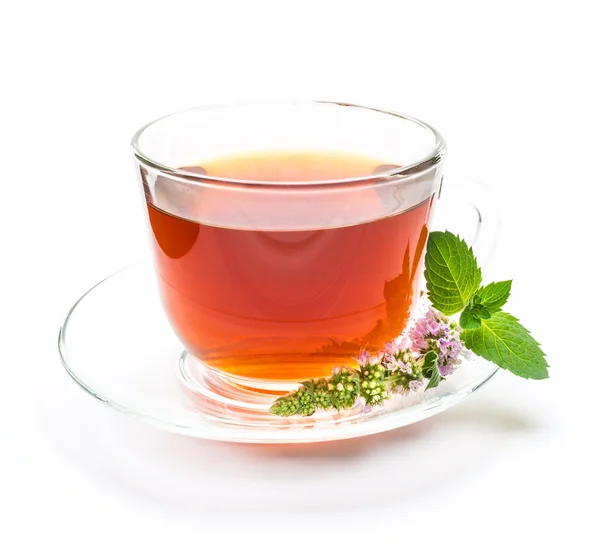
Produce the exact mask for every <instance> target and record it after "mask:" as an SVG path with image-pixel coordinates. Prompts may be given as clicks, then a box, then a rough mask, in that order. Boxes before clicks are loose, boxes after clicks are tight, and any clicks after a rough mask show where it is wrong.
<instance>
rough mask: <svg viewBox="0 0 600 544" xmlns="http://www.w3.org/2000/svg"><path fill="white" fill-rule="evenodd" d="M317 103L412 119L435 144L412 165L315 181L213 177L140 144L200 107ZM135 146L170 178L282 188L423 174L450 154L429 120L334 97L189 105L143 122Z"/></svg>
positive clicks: (137, 154)
mask: <svg viewBox="0 0 600 544" xmlns="http://www.w3.org/2000/svg"><path fill="white" fill-rule="evenodd" d="M315 104H326V105H332V106H343V107H351V108H358V109H361V110H368V111H371V112H375V113H379V114H383V115H389V116H392V117H396V118H398V119H402V120H404V121H409V122H411V123H414V124H416V125H419V126H420V127H422V128H424V129H426V130H427V131H428V132H429V133H430V134H431V135H432V136H433V137H434V144H433V146H432V148H431V150H430V151H429V153H428V154H427V155H426V156H424V157H423V158H421V159H420V160H418V161H416V162H413V163H411V164H406V165H403V166H398V167H396V168H390V169H389V170H384V171H380V172H377V173H376V174H369V175H367V176H358V177H350V178H338V179H323V180H312V181H294V180H290V181H285V182H284V183H282V182H280V181H263V180H252V179H241V178H226V177H218V176H211V175H208V174H201V173H198V172H193V171H189V170H184V169H182V168H177V167H173V166H169V165H166V164H162V163H160V162H158V161H156V160H154V159H152V158H151V157H149V156H148V155H146V154H145V153H144V152H143V151H142V149H141V147H140V138H141V136H142V134H143V133H144V132H145V131H146V130H147V129H148V128H150V127H151V126H153V125H154V124H156V123H158V122H160V121H162V120H164V119H167V118H169V117H173V116H175V115H180V114H182V113H186V112H192V111H200V110H214V109H234V108H239V107H255V106H285V105H288V106H298V105H315ZM130 145H131V148H132V150H133V154H134V156H135V158H136V159H137V161H138V162H140V163H142V164H143V165H145V166H148V167H150V168H152V169H155V170H158V171H160V172H161V173H162V174H164V175H167V176H169V177H174V178H177V179H181V180H183V181H187V182H195V183H203V182H204V183H206V182H208V183H211V184H224V185H237V186H240V187H242V186H246V187H247V186H259V187H265V188H266V187H272V188H276V187H279V188H281V187H282V186H283V185H285V186H287V187H290V186H292V187H302V186H312V187H316V186H320V187H323V186H329V185H348V184H355V183H369V182H377V181H383V180H390V178H395V179H398V178H401V177H408V176H411V177H412V176H414V175H415V174H421V173H424V172H425V171H427V170H429V169H431V168H432V167H434V166H435V165H437V164H438V163H439V162H441V160H442V159H443V157H444V155H445V153H446V142H445V141H444V139H443V137H442V136H441V134H440V133H439V132H438V131H437V130H436V129H435V128H433V127H432V126H431V125H429V124H428V123H425V122H424V121H421V120H420V119H417V118H416V117H412V116H410V115H406V114H403V113H399V112H396V111H392V110H386V109H379V108H372V107H369V106H362V105H360V104H351V103H347V102H336V101H330V100H291V101H273V100H268V101H251V102H233V103H221V104H212V105H207V106H196V107H192V108H185V109H182V110H178V111H175V112H172V113H169V114H167V115H163V116H162V117H159V118H157V119H154V120H153V121H150V122H149V123H146V124H145V125H143V126H142V127H141V128H140V129H138V130H137V131H136V132H135V133H134V135H133V136H132V138H131V142H130Z"/></svg>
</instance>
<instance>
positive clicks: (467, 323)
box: [458, 308, 481, 329]
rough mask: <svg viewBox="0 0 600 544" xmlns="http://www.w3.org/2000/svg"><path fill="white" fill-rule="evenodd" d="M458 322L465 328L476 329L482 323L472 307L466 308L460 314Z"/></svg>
mask: <svg viewBox="0 0 600 544" xmlns="http://www.w3.org/2000/svg"><path fill="white" fill-rule="evenodd" d="M458 324H459V325H460V326H461V328H463V329H476V328H477V327H479V325H481V318H480V317H479V316H478V315H475V313H474V312H473V310H472V309H471V308H465V309H464V310H463V312H462V314H460V320H459V322H458Z"/></svg>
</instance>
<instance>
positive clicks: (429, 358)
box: [423, 351, 442, 391]
mask: <svg viewBox="0 0 600 544" xmlns="http://www.w3.org/2000/svg"><path fill="white" fill-rule="evenodd" d="M437 360H438V355H437V353H436V352H435V351H428V352H427V353H426V354H425V357H424V359H423V376H425V377H426V378H429V383H428V384H427V387H426V388H425V391H427V389H431V388H433V387H437V386H438V385H440V382H441V381H442V377H441V376H440V370H439V369H438V365H437Z"/></svg>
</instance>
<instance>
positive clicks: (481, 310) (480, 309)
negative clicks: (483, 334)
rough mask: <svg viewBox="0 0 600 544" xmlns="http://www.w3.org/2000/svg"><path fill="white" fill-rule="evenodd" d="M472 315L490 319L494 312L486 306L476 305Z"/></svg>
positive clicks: (472, 309)
mask: <svg viewBox="0 0 600 544" xmlns="http://www.w3.org/2000/svg"><path fill="white" fill-rule="evenodd" d="M471 313H472V314H473V315H474V316H475V317H478V318H479V319H489V318H490V317H492V312H490V311H489V310H488V309H487V308H486V307H485V306H482V305H481V304H475V306H473V308H471Z"/></svg>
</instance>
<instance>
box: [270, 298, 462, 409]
mask: <svg viewBox="0 0 600 544" xmlns="http://www.w3.org/2000/svg"><path fill="white" fill-rule="evenodd" d="M459 332H460V331H459V329H458V325H457V324H456V323H454V322H453V321H450V320H449V319H448V318H447V317H445V316H444V315H442V314H440V313H439V312H437V311H436V310H434V309H433V308H430V309H429V311H428V312H427V314H426V315H425V316H424V317H422V318H421V319H419V320H418V321H417V322H416V323H415V325H414V326H413V327H412V328H411V329H410V331H409V333H408V335H406V336H402V337H400V338H399V339H397V340H394V341H392V342H388V343H387V344H386V345H385V346H384V347H383V349H381V350H380V351H378V352H377V353H376V354H374V355H371V354H370V353H369V352H368V351H365V350H362V351H361V352H360V353H359V354H358V356H357V357H356V362H357V363H358V367H356V368H349V367H335V368H334V369H333V371H332V374H331V376H330V377H329V378H320V379H318V380H310V381H307V382H304V383H303V384H302V385H301V386H300V387H299V388H298V389H296V390H295V391H292V392H291V393H289V394H288V395H286V396H284V397H281V398H279V399H277V400H276V401H275V402H274V403H273V405H272V406H271V413H273V414H276V415H279V416H283V417H289V416H294V415H302V416H309V415H312V414H313V413H314V412H316V411H317V410H328V409H331V408H334V409H335V410H337V411H338V412H339V411H340V410H343V409H349V408H355V409H358V410H360V411H361V412H363V413H368V412H370V411H371V409H372V407H373V406H377V405H379V404H381V403H382V402H383V401H385V400H386V399H388V398H390V396H391V395H392V394H399V395H408V394H409V393H411V392H413V393H414V392H417V391H419V390H421V389H422V388H423V386H424V381H425V377H424V376H423V360H424V358H425V355H426V354H427V353H429V352H432V351H433V352H434V353H436V355H437V366H438V369H439V375H440V376H442V377H443V376H448V375H449V374H451V373H452V372H454V370H455V369H456V368H457V366H458V365H459V363H460V358H459V355H460V354H461V352H462V350H463V344H462V342H461V341H460V337H459ZM427 376H428V377H429V376H430V374H427ZM440 376H438V381H439V377H440ZM432 384H433V382H432V381H431V380H430V384H429V387H431V385H432ZM436 384H437V382H436Z"/></svg>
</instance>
